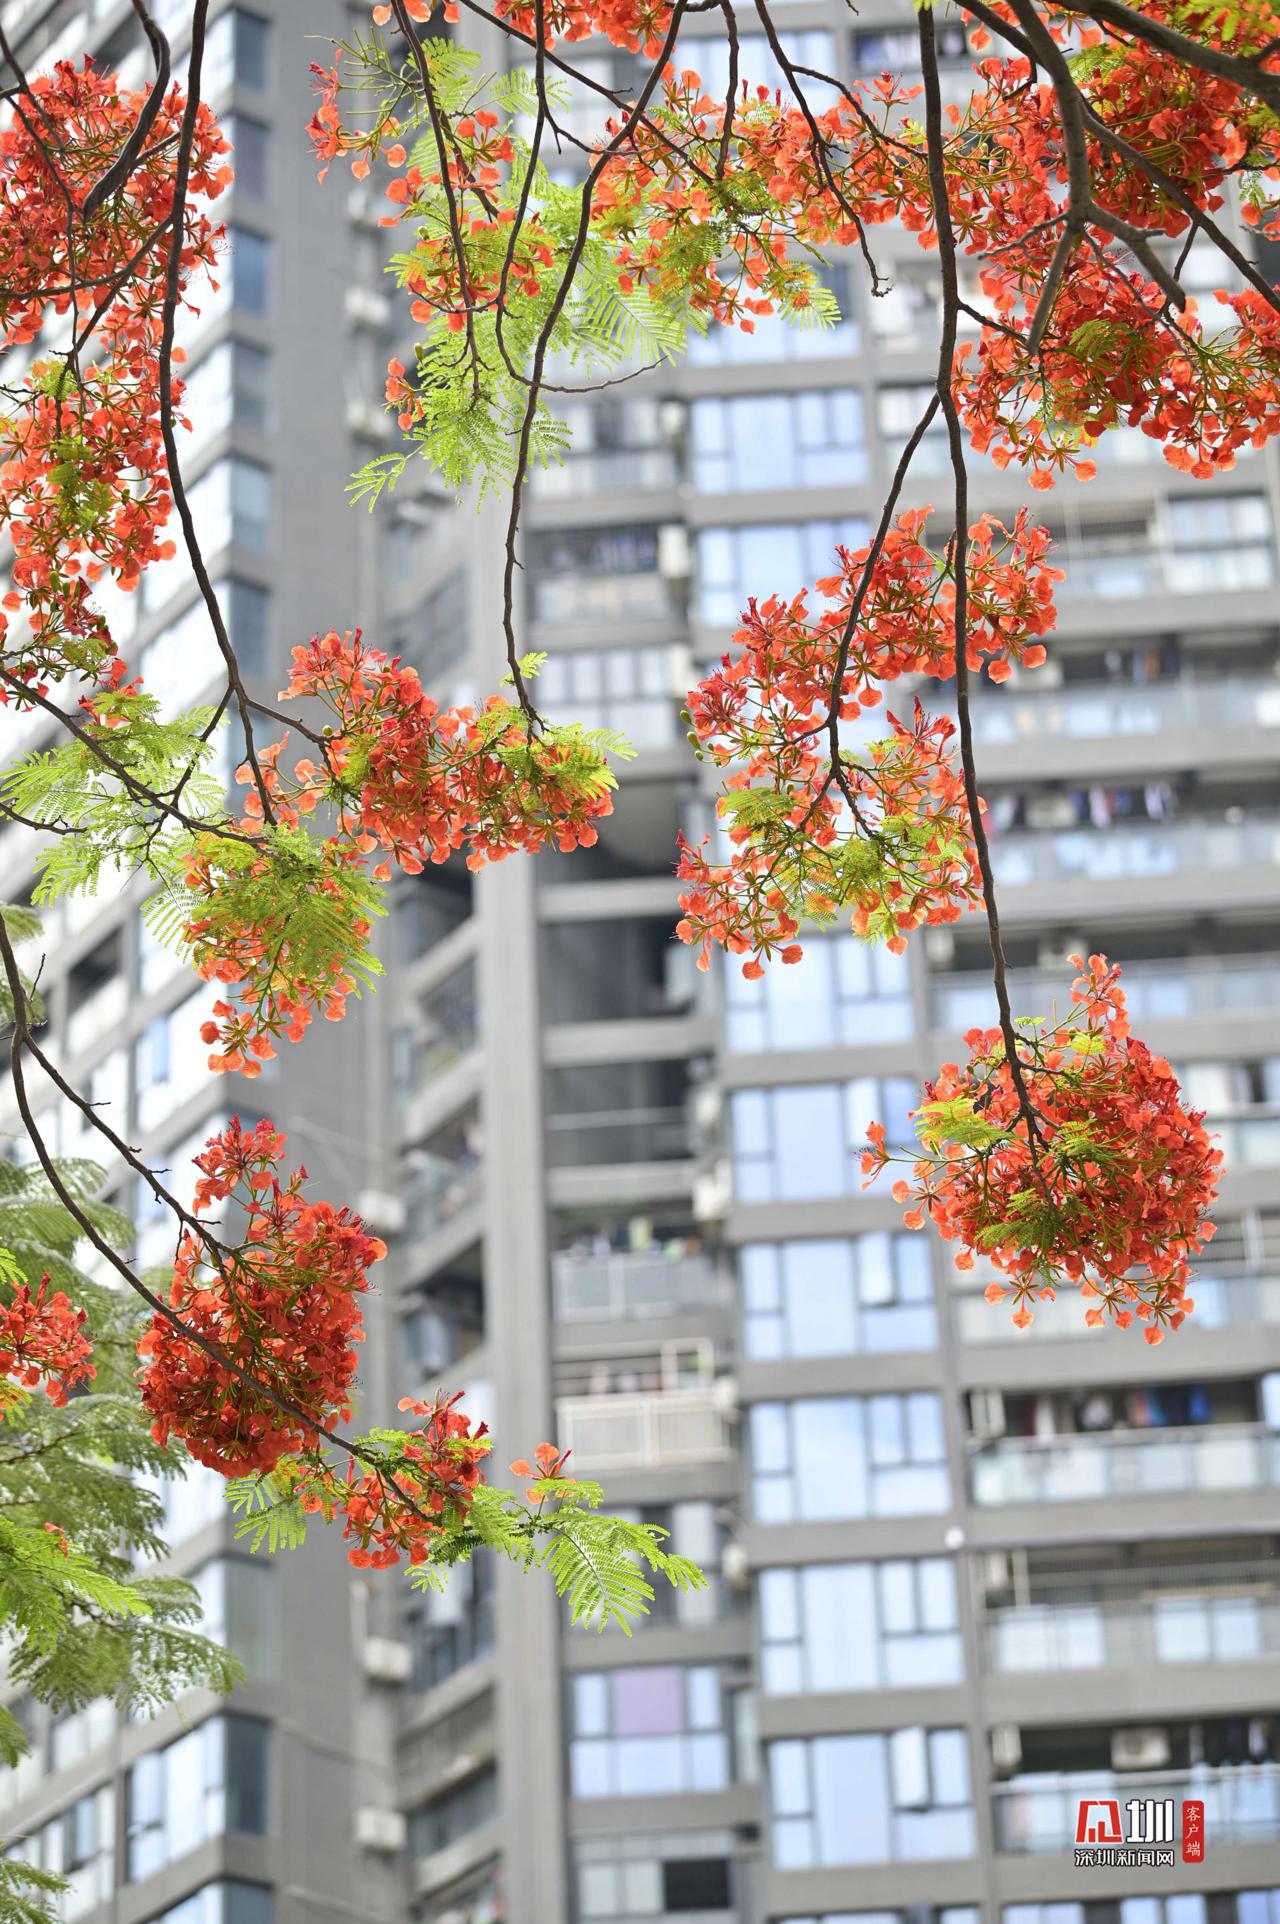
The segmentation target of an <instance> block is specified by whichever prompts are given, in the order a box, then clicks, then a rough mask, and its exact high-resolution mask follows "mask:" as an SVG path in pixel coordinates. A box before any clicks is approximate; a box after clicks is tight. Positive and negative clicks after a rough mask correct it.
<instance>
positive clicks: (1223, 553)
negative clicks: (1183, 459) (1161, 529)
mask: <svg viewBox="0 0 1280 1924" xmlns="http://www.w3.org/2000/svg"><path fill="white" fill-rule="evenodd" d="M1168 513H1169V544H1168V549H1167V552H1166V556H1165V566H1166V573H1167V576H1168V582H1169V586H1170V587H1171V588H1172V589H1174V590H1175V592H1177V593H1179V594H1206V593H1213V592H1215V591H1217V590H1218V589H1222V588H1229V589H1243V588H1265V587H1268V586H1269V585H1270V583H1271V582H1272V581H1273V580H1274V579H1275V536H1274V533H1273V531H1272V526H1271V510H1270V508H1269V507H1268V506H1267V500H1266V496H1265V495H1261V494H1231V495H1218V496H1214V495H1208V496H1204V495H1196V496H1194V497H1188V498H1186V499H1183V500H1175V501H1170V503H1169V509H1168Z"/></svg>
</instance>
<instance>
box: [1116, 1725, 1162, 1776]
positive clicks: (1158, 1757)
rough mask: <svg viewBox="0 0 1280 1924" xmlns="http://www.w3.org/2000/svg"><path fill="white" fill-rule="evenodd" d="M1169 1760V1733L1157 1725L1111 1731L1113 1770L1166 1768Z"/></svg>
mask: <svg viewBox="0 0 1280 1924" xmlns="http://www.w3.org/2000/svg"><path fill="white" fill-rule="evenodd" d="M1168 1762H1169V1733H1168V1731H1167V1730H1162V1729H1160V1728H1159V1726H1157V1725H1153V1726H1152V1727H1151V1728H1150V1729H1145V1730H1115V1731H1112V1733H1111V1767H1112V1769H1113V1770H1164V1769H1165V1768H1166V1766H1167V1765H1168Z"/></svg>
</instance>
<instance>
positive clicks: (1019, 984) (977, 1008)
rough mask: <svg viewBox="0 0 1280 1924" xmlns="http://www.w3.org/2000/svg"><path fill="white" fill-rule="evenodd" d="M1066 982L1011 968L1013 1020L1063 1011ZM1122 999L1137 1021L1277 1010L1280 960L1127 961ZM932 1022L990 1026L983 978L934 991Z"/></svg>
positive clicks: (965, 978) (990, 999)
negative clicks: (1123, 996)
mask: <svg viewBox="0 0 1280 1924" xmlns="http://www.w3.org/2000/svg"><path fill="white" fill-rule="evenodd" d="M1069 980H1070V978H1069V977H1068V976H1067V975H1066V974H1064V973H1063V971H1062V970H1060V969H1014V970H1011V971H1010V975H1009V995H1010V999H1011V1001H1012V1003H1013V1011H1014V1014H1015V1015H1032V1014H1037V1013H1043V1012H1044V1011H1045V1010H1047V1009H1048V1008H1050V1007H1051V1006H1052V1005H1053V1004H1054V1003H1055V1002H1056V1003H1057V1004H1058V1006H1059V1008H1061V1007H1063V1006H1064V1005H1065V1003H1066V999H1067V991H1068V984H1069ZM1124 993H1125V1000H1126V1001H1127V1003H1128V1005H1129V1014H1130V1016H1131V1017H1132V1019H1133V1020H1134V1021H1136V1022H1179V1021H1183V1020H1185V1019H1186V1018H1188V1017H1190V1016H1198V1015H1215V1016H1223V1015H1256V1014H1259V1013H1262V1012H1264V1011H1265V1010H1268V1009H1275V1008H1280V955H1270V954H1269V955H1251V956H1234V955H1228V956H1221V957H1214V956H1197V957H1195V958H1194V959H1191V958H1188V959H1187V960H1176V961H1174V960H1171V961H1168V962H1134V963H1129V964H1126V966H1125V972H1124ZM933 1019H934V1022H935V1023H936V1024H937V1026H938V1027H939V1028H940V1029H948V1030H954V1031H955V1032H956V1033H957V1034H961V1035H962V1034H963V1033H964V1032H965V1030H966V1029H973V1028H988V1027H991V1026H993V1025H994V1023H995V1021H996V1005H995V994H994V991H993V989H992V987H991V977H990V974H989V972H987V971H985V970H984V971H983V972H982V973H981V974H976V973H975V974H973V975H969V974H965V975H955V976H952V977H950V978H949V979H946V980H943V981H940V982H937V983H936V984H935V985H934V990H933Z"/></svg>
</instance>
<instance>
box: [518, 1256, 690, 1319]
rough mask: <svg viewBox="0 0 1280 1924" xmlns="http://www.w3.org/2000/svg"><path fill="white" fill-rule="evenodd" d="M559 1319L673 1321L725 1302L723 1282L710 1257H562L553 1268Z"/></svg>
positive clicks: (556, 1260) (558, 1258)
mask: <svg viewBox="0 0 1280 1924" xmlns="http://www.w3.org/2000/svg"><path fill="white" fill-rule="evenodd" d="M552 1275H553V1279H554V1282H555V1304H556V1315H557V1316H558V1317H560V1318H561V1319H562V1321H564V1322H572V1321H575V1320H578V1319H581V1318H584V1317H608V1318H610V1319H613V1318H622V1317H629V1316H672V1315H678V1314H679V1313H680V1311H682V1310H688V1309H705V1308H706V1307H707V1306H708V1304H711V1303H719V1302H722V1301H723V1300H724V1296H725V1284H724V1278H723V1276H722V1275H721V1273H720V1271H719V1270H718V1269H717V1268H716V1265H715V1263H714V1262H713V1261H712V1260H711V1258H710V1257H709V1256H703V1255H688V1256H674V1257H673V1256H665V1255H664V1254H663V1253H662V1251H661V1250H660V1249H658V1250H653V1251H649V1250H644V1251H636V1252H633V1251H629V1250H624V1251H620V1252H615V1253H614V1254H612V1255H608V1256H575V1255H571V1254H565V1255H560V1256H557V1257H556V1258H555V1259H554V1262H553V1264H552Z"/></svg>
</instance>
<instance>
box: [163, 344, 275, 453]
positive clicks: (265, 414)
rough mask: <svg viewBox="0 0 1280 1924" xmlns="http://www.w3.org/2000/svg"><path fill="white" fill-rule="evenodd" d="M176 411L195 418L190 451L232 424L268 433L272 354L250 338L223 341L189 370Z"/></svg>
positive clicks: (195, 449) (188, 446)
mask: <svg viewBox="0 0 1280 1924" xmlns="http://www.w3.org/2000/svg"><path fill="white" fill-rule="evenodd" d="M178 411H179V413H180V414H182V415H184V416H185V417H186V418H187V419H188V420H189V421H190V422H191V439H190V441H189V442H188V443H187V453H188V455H194V454H196V453H198V452H199V451H200V450H201V449H203V448H205V447H207V446H208V445H209V443H210V442H211V441H215V440H216V439H217V437H218V436H219V435H220V434H225V433H226V431H227V429H228V428H230V427H231V426H232V424H233V423H234V424H235V425H236V426H238V427H245V428H249V429H251V430H252V431H253V432H254V433H255V434H266V433H268V432H269V430H270V427H271V356H270V355H269V354H268V353H266V352H265V350H264V349H262V348H260V347H252V346H250V344H249V343H248V342H247V341H219V343H218V345H217V346H216V347H215V348H213V349H211V350H210V352H209V353H208V354H206V355H204V356H203V357H202V359H200V360H199V361H197V362H196V364H195V366H194V367H193V368H192V370H191V372H190V373H189V374H188V375H187V377H186V386H185V389H184V392H183V396H182V400H181V402H180V403H179V408H178ZM180 451H181V450H180Z"/></svg>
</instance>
